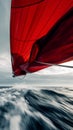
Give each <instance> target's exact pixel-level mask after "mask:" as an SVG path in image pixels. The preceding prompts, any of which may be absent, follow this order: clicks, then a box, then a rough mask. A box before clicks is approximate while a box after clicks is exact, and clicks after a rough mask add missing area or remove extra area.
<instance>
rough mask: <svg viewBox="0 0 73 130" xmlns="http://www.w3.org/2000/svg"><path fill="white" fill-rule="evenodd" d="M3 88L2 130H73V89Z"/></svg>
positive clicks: (0, 96) (0, 102)
mask: <svg viewBox="0 0 73 130" xmlns="http://www.w3.org/2000/svg"><path fill="white" fill-rule="evenodd" d="M43 88H44V89H41V88H40V89H38V90H37V89H33V90H32V89H25V88H23V89H20V88H19V89H18V88H13V87H10V88H3V87H1V88H0V130H73V88H72V87H53V86H50V87H47V88H46V87H44V86H43Z"/></svg>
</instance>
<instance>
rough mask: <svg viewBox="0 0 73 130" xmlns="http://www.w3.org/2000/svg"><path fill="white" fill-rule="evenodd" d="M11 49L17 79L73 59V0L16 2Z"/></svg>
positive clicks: (14, 4) (12, 12)
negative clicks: (50, 64) (50, 65)
mask: <svg viewBox="0 0 73 130" xmlns="http://www.w3.org/2000/svg"><path fill="white" fill-rule="evenodd" d="M10 48H11V57H12V60H11V61H12V69H13V74H14V75H15V76H20V75H25V74H26V73H32V72H35V71H38V70H40V69H43V68H46V67H48V66H49V65H48V66H47V65H43V64H40V63H38V61H39V62H44V63H45V62H47V63H52V64H59V63H63V62H66V61H70V60H73V0H12V3H11V21H10Z"/></svg>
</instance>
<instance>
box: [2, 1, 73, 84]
mask: <svg viewBox="0 0 73 130" xmlns="http://www.w3.org/2000/svg"><path fill="white" fill-rule="evenodd" d="M10 5H11V0H0V86H1V85H16V86H17V85H18V84H22V85H23V86H24V85H25V86H27V85H30V86H31V84H32V86H34V85H35V86H36V85H38V86H39V85H40V86H42V85H47V86H48V85H60V86H61V85H64V86H66V85H71V86H72V85H73V80H72V77H73V69H67V68H60V67H54V66H53V67H50V68H48V69H44V70H42V71H39V72H37V73H34V74H31V75H27V76H26V77H25V78H24V77H23V78H22V77H20V78H12V70H11V59H10V37H9V36H10ZM65 64H66V65H72V66H73V61H71V62H68V63H65Z"/></svg>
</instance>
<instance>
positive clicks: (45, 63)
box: [35, 61, 73, 68]
mask: <svg viewBox="0 0 73 130" xmlns="http://www.w3.org/2000/svg"><path fill="white" fill-rule="evenodd" d="M35 62H36V63H39V64H42V65H47V66H48V65H53V66H60V67H65V68H73V66H68V65H59V64H53V63H47V62H40V61H35Z"/></svg>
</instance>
